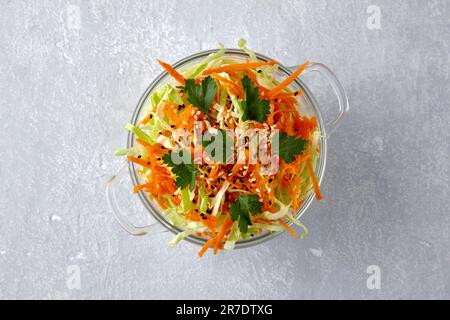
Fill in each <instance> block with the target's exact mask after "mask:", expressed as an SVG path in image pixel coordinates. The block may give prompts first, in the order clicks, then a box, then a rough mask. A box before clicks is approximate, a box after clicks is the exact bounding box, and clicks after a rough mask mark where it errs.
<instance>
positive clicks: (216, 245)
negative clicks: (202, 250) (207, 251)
mask: <svg viewBox="0 0 450 320" xmlns="http://www.w3.org/2000/svg"><path fill="white" fill-rule="evenodd" d="M232 225H233V221H232V220H231V219H230V218H229V217H227V218H226V220H225V222H224V223H223V224H222V228H220V231H219V234H218V235H217V237H216V241H215V243H214V254H217V251H218V250H219V246H220V244H221V243H222V239H223V237H225V235H226V234H227V233H228V231H230V229H231V226H232Z"/></svg>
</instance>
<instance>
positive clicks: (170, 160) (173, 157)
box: [162, 151, 197, 191]
mask: <svg viewBox="0 0 450 320" xmlns="http://www.w3.org/2000/svg"><path fill="white" fill-rule="evenodd" d="M187 157H188V159H186V158H187ZM162 159H163V161H164V162H165V163H166V164H167V165H168V166H169V167H171V169H172V172H173V173H174V174H175V175H176V176H177V180H176V181H175V184H176V185H177V186H178V188H180V189H184V188H185V187H186V186H188V185H190V190H191V191H192V190H194V187H195V177H196V176H197V170H196V169H195V167H194V163H193V161H192V159H191V157H190V155H189V153H188V152H186V155H184V153H183V151H179V152H173V151H169V152H168V153H166V154H165V155H164V157H163V158H162Z"/></svg>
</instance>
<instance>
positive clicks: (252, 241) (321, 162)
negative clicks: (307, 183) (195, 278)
mask: <svg viewBox="0 0 450 320" xmlns="http://www.w3.org/2000/svg"><path fill="white" fill-rule="evenodd" d="M217 51H219V49H211V50H205V51H200V52H197V53H195V54H192V55H190V56H187V57H185V58H183V59H181V60H178V61H177V62H175V63H174V64H172V67H173V68H175V69H177V68H180V67H182V66H184V65H185V64H187V63H189V62H191V61H193V60H194V59H199V58H204V57H206V56H208V55H210V54H213V53H216V52H217ZM225 54H228V55H239V56H243V57H248V54H247V53H246V52H244V51H243V50H241V49H235V48H225ZM255 55H256V57H257V59H258V60H260V61H271V60H274V59H271V58H269V57H267V56H265V55H263V54H260V53H257V52H255ZM277 62H278V61H277ZM278 66H279V68H278V70H279V72H282V73H283V74H284V75H286V76H289V75H290V74H292V72H291V71H290V69H289V68H288V67H285V66H284V65H283V64H281V63H279V62H278ZM166 77H169V75H168V73H167V72H165V71H163V72H161V73H160V74H159V75H158V76H157V77H156V78H155V79H154V80H153V81H152V82H151V83H150V84H149V85H148V86H147V89H146V90H145V91H144V93H143V94H142V96H141V98H140V99H139V101H138V103H137V105H136V107H135V109H134V112H133V115H132V117H131V123H132V124H133V125H136V124H137V122H138V118H139V115H140V112H141V110H142V108H143V107H144V106H145V102H146V101H147V100H148V97H149V95H150V94H151V93H152V92H153V90H154V89H156V88H157V87H158V86H159V84H160V83H161V82H162V81H163V80H164V79H165V78H166ZM294 83H295V84H296V85H297V86H299V87H300V88H301V89H302V91H303V97H304V98H305V99H307V100H308V102H309V104H310V105H311V106H312V108H313V110H314V115H315V116H316V118H317V122H318V129H319V131H320V133H321V137H320V141H319V142H320V155H319V157H318V163H317V167H316V175H317V178H318V180H319V184H321V183H322V181H323V177H324V174H325V167H326V159H327V139H326V138H325V137H326V126H325V123H324V121H323V118H322V114H321V112H320V109H319V108H318V103H317V101H316V99H315V98H314V96H313V94H312V93H311V91H310V90H309V88H308V87H307V86H306V85H305V84H304V83H303V82H302V81H301V80H300V79H299V78H298V77H297V78H296V79H295V80H294ZM134 140H135V139H134V134H133V133H132V132H131V131H129V132H128V137H127V148H131V147H133V145H134ZM128 171H129V173H130V177H131V180H132V182H133V185H137V184H139V182H138V181H139V177H138V174H137V170H136V165H135V164H134V163H132V162H129V163H128ZM138 195H139V198H140V199H141V201H142V203H143V205H144V207H146V209H147V210H148V211H149V212H150V214H151V215H152V217H153V218H155V219H156V221H157V222H159V223H160V224H162V225H163V226H164V227H165V228H166V229H167V230H168V231H170V232H172V233H173V234H178V233H179V232H182V231H183V229H182V228H178V227H176V226H174V225H172V224H171V223H170V222H169V221H168V220H167V219H166V218H164V215H163V213H162V210H161V209H160V208H159V207H158V206H157V205H156V204H154V203H153V202H152V201H151V200H150V199H149V198H148V196H147V195H146V194H145V192H144V191H139V193H138ZM314 199H315V197H314V192H313V191H311V192H310V193H309V195H308V196H307V197H306V199H305V201H304V202H303V204H302V206H301V207H300V208H299V209H298V210H297V213H296V215H295V216H296V217H297V218H300V217H302V216H303V214H304V213H305V212H306V210H307V209H308V208H309V206H310V205H311V204H312V203H313V202H314ZM289 225H292V222H290V223H289ZM284 232H285V231H274V232H271V233H266V234H263V235H261V236H256V237H252V238H248V239H246V240H239V241H237V242H236V244H235V249H240V248H247V247H251V246H254V245H257V244H261V243H263V242H265V241H268V240H270V239H273V238H275V237H277V236H279V235H281V234H282V233H284ZM184 240H186V241H188V242H190V243H194V244H197V245H203V244H204V243H205V242H206V240H205V238H202V237H198V236H196V235H195V234H193V235H190V236H187V237H186V238H184Z"/></svg>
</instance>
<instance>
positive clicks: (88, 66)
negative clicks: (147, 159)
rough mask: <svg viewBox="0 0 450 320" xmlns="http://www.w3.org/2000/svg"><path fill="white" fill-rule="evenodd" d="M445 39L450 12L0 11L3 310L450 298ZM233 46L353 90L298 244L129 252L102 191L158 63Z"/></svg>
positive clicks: (341, 4)
mask: <svg viewBox="0 0 450 320" xmlns="http://www.w3.org/2000/svg"><path fill="white" fill-rule="evenodd" d="M371 4H375V5H378V6H379V7H380V9H381V26H382V29H381V30H369V29H368V28H367V27H366V20H367V17H368V14H367V12H366V10H367V7H368V6H369V5H371ZM69 5H75V6H78V7H79V8H80V13H81V14H80V18H81V20H80V25H79V27H80V28H77V21H76V17H75V20H73V14H71V12H73V9H71V8H73V7H69ZM75 9H76V7H75ZM449 31H450V2H449V1H419V0H416V1H381V0H377V1H359V0H351V1H350V0H347V1H283V4H282V5H281V4H279V1H226V2H225V1H220V2H219V1H216V2H215V3H213V2H211V1H179V2H167V1H118V0H115V1H77V0H72V1H8V0H1V1H0V108H1V114H0V126H1V135H0V150H1V154H2V156H1V159H0V163H1V166H0V181H1V182H0V298H33V299H37V298H63V299H72V298H193V299H197V298H199V299H200V298H201V299H205V298H254V299H259V298H281V299H289V298H370V299H371V298H374V299H378V298H381V299H383V298H450V268H449V266H450V258H449V252H450V239H449V237H450V224H449V223H450V216H449V207H450V201H449V191H450V187H449V180H450V179H449V178H450V173H449V155H450V147H449V141H450V130H449V123H450V111H449V101H450V86H449V74H450V54H449V49H450V48H449V46H450V41H449V37H450V36H449V34H450V33H449ZM240 37H245V38H247V39H248V40H249V45H250V47H251V48H253V49H255V50H256V51H259V52H261V53H265V54H267V55H269V56H272V57H273V58H275V59H278V60H279V61H282V62H284V64H286V65H290V64H296V63H299V62H301V61H303V60H304V59H305V58H309V59H311V60H315V61H321V62H324V63H325V64H327V65H329V66H330V67H331V68H332V69H333V70H334V71H335V72H336V74H337V75H338V77H339V79H340V80H341V81H342V83H343V85H344V86H345V88H346V89H347V91H348V95H349V97H350V101H351V111H350V113H349V114H348V117H347V118H346V119H345V121H344V122H343V124H342V126H341V127H340V128H339V130H337V131H336V133H335V135H334V136H333V137H332V138H331V140H330V142H329V158H328V167H327V172H326V174H325V180H324V182H323V192H324V194H325V195H326V200H325V201H323V202H321V203H314V204H313V206H312V207H311V208H310V210H309V211H308V212H307V214H306V215H305V217H304V220H303V221H304V223H305V224H306V225H307V226H308V227H309V229H310V231H311V233H310V235H309V237H308V238H307V239H305V240H304V241H301V240H296V239H293V238H291V237H290V236H289V235H287V234H285V235H282V236H281V237H278V238H276V239H275V240H273V241H270V242H268V243H264V244H262V245H260V246H257V247H254V248H251V249H245V250H239V251H234V252H226V253H224V254H220V255H218V256H216V257H213V256H211V255H206V256H205V257H204V258H203V259H199V258H198V257H197V256H196V252H197V250H198V247H195V246H193V245H191V244H188V243H182V244H181V245H180V246H179V247H178V248H176V249H168V248H167V246H166V243H167V241H168V240H169V239H170V238H171V235H169V234H159V235H154V236H150V237H140V238H134V237H131V236H128V235H127V234H126V233H125V232H124V231H123V230H122V229H121V228H120V227H119V226H118V224H117V223H116V222H115V221H114V219H113V217H112V215H111V212H110V210H109V208H108V206H107V203H106V201H105V197H104V187H105V182H106V180H107V178H108V176H109V175H111V174H113V173H114V172H115V171H117V169H118V168H119V167H120V164H121V159H117V158H114V157H113V156H112V154H113V151H114V149H115V148H117V147H122V146H123V145H124V144H125V140H126V132H125V130H123V125H124V124H125V123H126V122H127V121H128V120H129V119H130V116H131V113H132V111H133V109H134V107H135V105H136V102H137V101H138V99H139V97H140V95H141V93H142V92H143V91H144V89H145V88H146V86H147V85H148V84H149V83H150V81H151V80H152V79H153V78H154V77H155V75H156V74H158V73H159V72H160V69H159V67H158V66H157V64H156V63H155V59H156V58H164V59H165V60H167V61H168V62H174V61H176V60H178V59H180V58H182V57H184V56H186V55H188V54H192V53H195V52H197V51H199V50H203V49H210V48H215V47H216V46H217V43H218V42H219V41H221V42H223V43H224V44H225V45H226V46H228V47H235V44H236V42H237V40H238V39H239V38H240ZM311 81H314V80H311ZM319 83H320V82H319ZM319 87H321V86H319ZM321 88H322V89H323V90H322V89H319V91H317V90H316V91H315V92H316V94H317V95H318V96H319V98H320V99H321V100H322V101H324V102H323V105H322V107H323V109H324V112H325V110H327V112H328V114H329V116H328V117H329V118H331V117H332V110H333V103H335V102H334V100H333V97H332V95H331V93H327V90H325V89H324V88H325V87H323V86H322V87H321ZM134 200H136V199H134ZM127 205H128V204H127ZM128 206H129V207H130V210H132V211H134V210H136V212H138V211H139V210H140V205H139V203H135V202H133V203H131V204H129V205H128ZM141 214H143V212H141ZM71 265H77V266H79V268H80V270H81V288H80V290H71V289H69V288H68V287H67V285H66V281H67V279H68V273H67V268H68V267H69V266H71ZM369 265H378V266H379V267H380V268H381V270H382V288H381V290H369V289H367V287H366V279H367V277H368V274H367V273H366V269H367V267H368V266H369Z"/></svg>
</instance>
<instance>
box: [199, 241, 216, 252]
mask: <svg viewBox="0 0 450 320" xmlns="http://www.w3.org/2000/svg"><path fill="white" fill-rule="evenodd" d="M214 240H215V238H211V239H209V240H208V241H206V242H205V244H204V245H203V247H202V249H201V250H200V251H199V252H198V256H199V257H202V256H203V255H204V254H205V252H206V251H207V250H208V248H209V247H211V246H212V245H213V244H214Z"/></svg>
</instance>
